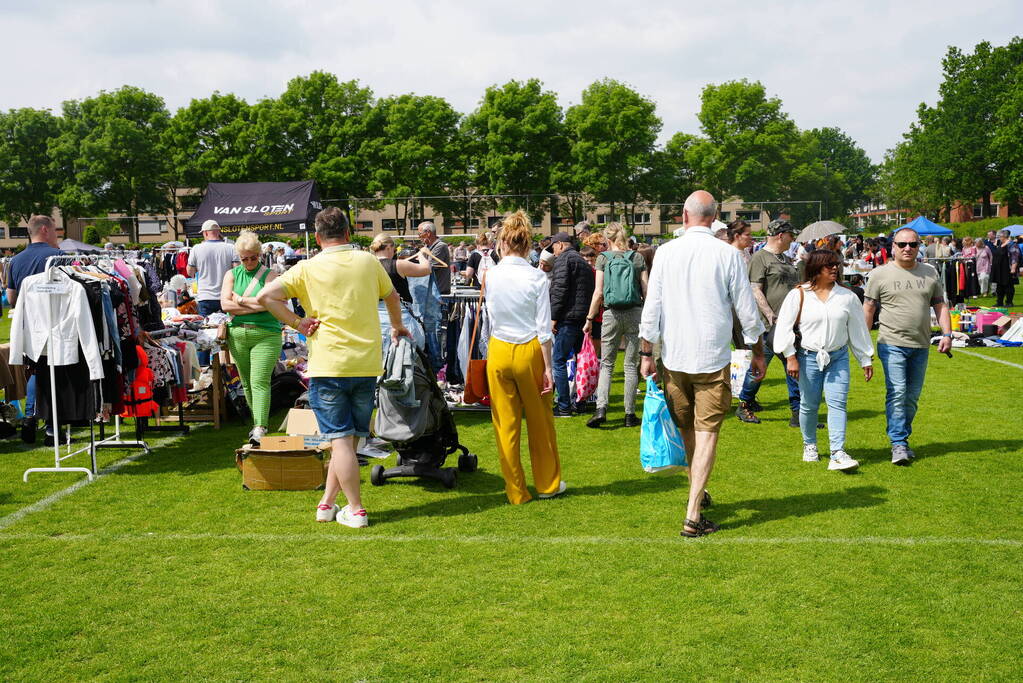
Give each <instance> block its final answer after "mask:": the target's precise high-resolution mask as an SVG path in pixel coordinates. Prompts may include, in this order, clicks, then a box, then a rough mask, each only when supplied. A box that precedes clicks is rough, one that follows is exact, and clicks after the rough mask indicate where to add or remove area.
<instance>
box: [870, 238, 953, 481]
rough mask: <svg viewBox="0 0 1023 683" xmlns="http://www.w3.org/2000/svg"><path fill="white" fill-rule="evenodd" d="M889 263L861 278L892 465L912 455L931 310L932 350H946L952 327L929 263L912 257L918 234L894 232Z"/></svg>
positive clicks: (935, 273)
mask: <svg viewBox="0 0 1023 683" xmlns="http://www.w3.org/2000/svg"><path fill="white" fill-rule="evenodd" d="M893 242H894V243H893V245H892V255H893V258H894V261H892V262H891V263H888V264H887V265H884V266H881V267H880V268H877V269H875V270H874V271H873V272H872V273H871V274H870V277H869V279H868V280H867V291H866V299H865V300H864V302H863V314H864V317H865V318H866V321H867V329H870V327H871V326H872V325H873V324H874V314H875V312H876V311H877V307H878V305H880V306H881V327H880V331H879V332H878V335H877V355H878V358H880V359H881V365H882V366H883V367H884V383H885V390H886V397H885V417H886V419H887V422H888V440H889V441H891V444H892V464H894V465H908V464H909V463H910V460H911V459H912V458H914V457H916V454H915V453H913V450H912V449H911V448H910V447H909V436H910V434H912V433H913V418H914V417H916V409H917V402H918V401H919V398H920V392H921V390H922V389H923V386H924V376H925V375H926V373H927V347H928V346H930V342H931V309H932V308H933V309H934V313H935V315H936V316H937V318H938V324H939V326H940V327H941V332H942V338H941V341H940V342H939V343H938V351H940V352H942V353H947V352H949V350H950V349H951V348H952V332H951V329H952V325H951V321H950V319H949V314H948V306H946V305H945V291H944V288H943V287H942V284H941V278H940V277H938V271H936V270H935V269H934V268H933V267H932V266H929V265H927V264H924V263H919V262H917V260H916V257H917V253H918V252H919V250H920V236H919V235H918V234H917V233H916V231H914V230H911V229H908V228H905V229H902V230H899V231H898V232H897V233H895V238H894V241H893Z"/></svg>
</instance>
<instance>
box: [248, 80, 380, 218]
mask: <svg viewBox="0 0 1023 683" xmlns="http://www.w3.org/2000/svg"><path fill="white" fill-rule="evenodd" d="M372 109H373V93H372V91H371V90H369V88H364V87H362V86H360V85H359V83H358V81H346V82H343V83H342V82H339V81H338V80H337V77H336V76H334V75H333V74H329V73H325V72H322V71H314V72H313V73H311V74H309V76H306V77H299V78H294V79H292V80H291V81H290V82H289V83H288V87H287V89H285V91H284V92H283V93H281V96H280V97H279V98H277V99H271V100H263V101H262V102H259V103H258V104H256V105H254V106H253V107H252V109H251V112H250V121H251V123H252V125H251V126H248V127H247V128H246V129H245V132H244V134H243V135H242V136H241V137H240V140H239V142H240V147H241V148H242V150H243V152H242V153H243V155H244V167H245V170H246V171H247V173H248V176H249V178H250V179H251V180H262V181H288V180H304V179H307V178H308V179H312V180H315V181H316V183H317V185H318V186H319V189H320V194H321V195H322V196H323V197H324V198H325V199H338V200H339V201H340V203H341V205H342V207H343V208H346V209H347V208H348V198H349V197H362V196H365V195H366V194H367V179H368V177H369V170H370V169H369V166H368V158H367V154H368V152H369V149H370V147H371V145H370V142H371V140H373V139H376V138H378V137H379V135H380V134H381V131H380V129H379V128H374V125H376V124H377V123H378V120H379V119H378V118H376V117H372V116H370V113H371V111H372Z"/></svg>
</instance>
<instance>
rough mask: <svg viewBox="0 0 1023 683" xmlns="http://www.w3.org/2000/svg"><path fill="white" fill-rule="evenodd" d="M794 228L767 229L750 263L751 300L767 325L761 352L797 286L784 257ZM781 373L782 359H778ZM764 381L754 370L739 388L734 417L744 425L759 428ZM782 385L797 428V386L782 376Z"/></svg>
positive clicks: (776, 224) (778, 223)
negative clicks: (763, 240)
mask: <svg viewBox="0 0 1023 683" xmlns="http://www.w3.org/2000/svg"><path fill="white" fill-rule="evenodd" d="M794 232H795V228H793V227H792V225H791V224H790V223H789V222H788V221H786V220H774V221H771V223H770V224H769V225H768V226H767V234H768V237H767V244H766V245H764V248H763V249H761V250H760V251H758V252H757V253H755V254H753V257H752V258H751V259H750V262H749V280H750V284H751V285H752V286H753V298H754V299H756V302H757V307H758V308H759V309H760V314H761V315H762V316H763V317H764V322H765V324H766V325H767V333H766V334H765V335H764V348H765V349H769V348H773V346H774V322H775V319H776V318H777V317H778V311H780V310H781V304H782V302H783V301H785V297H786V296H787V295H788V293H789V292H790V291H792V288H793V287H795V286H796V284H798V283H799V271H798V270H797V269H796V266H795V264H794V263H793V262H792V259H791V258H789V256H788V255H787V254H786V252H787V251H788V249H789V247H791V246H792V241H793V239H794V236H793V233H794ZM777 355H778V359H779V360H781V361H782V369H784V367H785V366H784V362H785V359H784V358H783V357H782V356H781V355H780V354H777ZM771 358H772V354H770V353H766V354H765V358H764V360H765V361H766V364H767V365H770V362H771ZM765 374H766V367H765ZM761 382H763V379H762V378H761V380H759V381H758V380H756V379H754V378H753V368H752V367H750V370H749V371H748V372H747V373H746V379H745V380H744V381H743V384H742V391H741V392H739V407H738V408H737V409H736V411H735V416H736V417H738V418H739V419H740V420H742V421H743V422H749V423H752V424H759V423H760V418H758V417H757V416H756V415H755V412H756V411H757V410H761V407H760V404H759V403H757V392H758V391H760V384H761ZM785 383H786V385H787V386H788V390H789V408H790V409H791V411H792V416H791V419H790V420H789V426H790V427H797V428H798V427H799V382H798V381H797V380H795V379H793V378H791V377H789V375H788V373H785Z"/></svg>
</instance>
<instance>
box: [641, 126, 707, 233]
mask: <svg viewBox="0 0 1023 683" xmlns="http://www.w3.org/2000/svg"><path fill="white" fill-rule="evenodd" d="M697 140H698V138H697V137H696V136H695V135H689V134H688V133H675V135H673V136H672V137H671V139H670V140H668V143H667V144H666V145H665V146H664V149H661V150H657V151H656V152H655V153H654V157H653V163H652V165H651V172H650V173H649V174H648V175H647V176H646V178H645V181H646V182H645V187H644V188H643V196H644V197H646V198H647V199H649V200H650V201H652V202H654V203H655V204H660V210H661V213H662V214H663V215H664V216H667V217H668V218H669V219H670V218H671V217H673V216H677V215H681V214H682V205H683V204H684V203H685V200H686V197H688V196H689V195H690V194H691V193H692V192H693V191H694V190H696V189H698V184H697V180H696V172H695V171H694V170H693V169H692V168H691V167H690V166H689V162H688V161H687V159H686V155H687V154H688V153H689V149H690V148H691V147H692V146H693V145H694V144H695V143H696V142H697Z"/></svg>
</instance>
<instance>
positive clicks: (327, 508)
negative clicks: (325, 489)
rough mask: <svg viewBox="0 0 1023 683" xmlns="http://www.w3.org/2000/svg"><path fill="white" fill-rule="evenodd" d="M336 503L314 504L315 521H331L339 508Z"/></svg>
mask: <svg viewBox="0 0 1023 683" xmlns="http://www.w3.org/2000/svg"><path fill="white" fill-rule="evenodd" d="M340 509H341V508H339V507H338V506H337V505H327V504H325V503H321V504H320V505H317V506H316V521H317V522H333V521H334V519H335V518H336V517H337V511H338V510H340Z"/></svg>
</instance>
